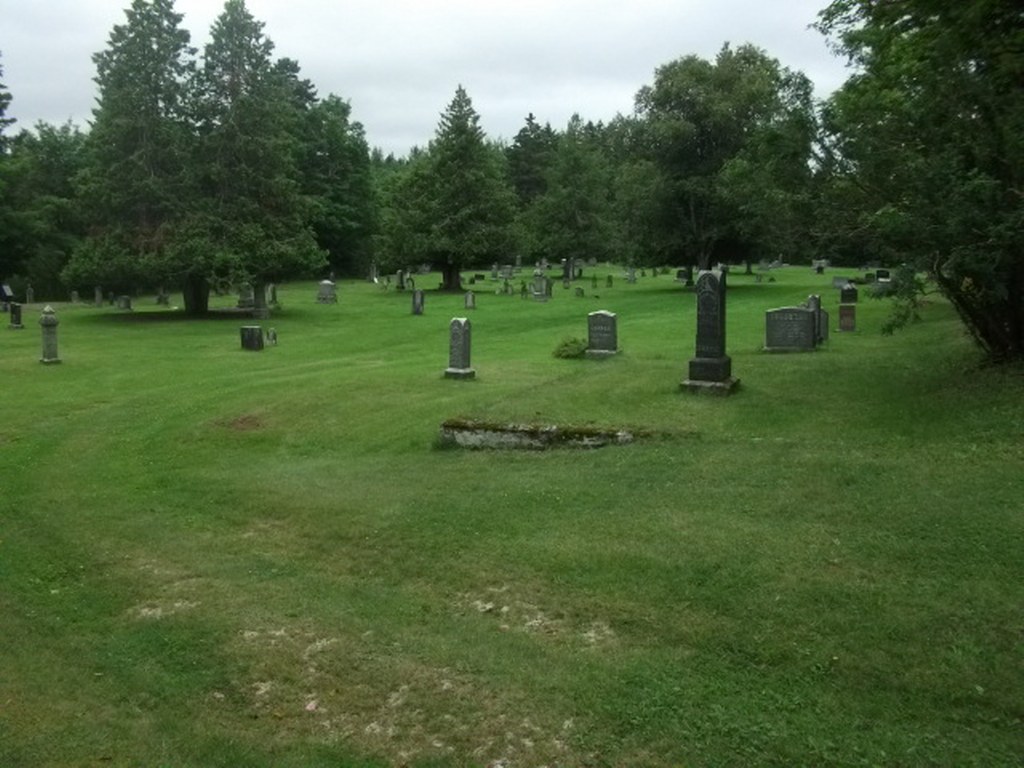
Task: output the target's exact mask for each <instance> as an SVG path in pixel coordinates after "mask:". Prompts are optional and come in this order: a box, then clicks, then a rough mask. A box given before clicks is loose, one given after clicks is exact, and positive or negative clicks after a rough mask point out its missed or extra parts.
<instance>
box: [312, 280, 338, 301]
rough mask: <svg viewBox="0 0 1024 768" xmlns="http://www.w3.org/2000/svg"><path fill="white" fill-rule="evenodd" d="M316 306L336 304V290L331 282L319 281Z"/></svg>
mask: <svg viewBox="0 0 1024 768" xmlns="http://www.w3.org/2000/svg"><path fill="white" fill-rule="evenodd" d="M316 303H317V304H337V303H338V289H337V286H336V285H335V284H334V281H333V280H321V281H320V285H319V286H318V287H317V292H316Z"/></svg>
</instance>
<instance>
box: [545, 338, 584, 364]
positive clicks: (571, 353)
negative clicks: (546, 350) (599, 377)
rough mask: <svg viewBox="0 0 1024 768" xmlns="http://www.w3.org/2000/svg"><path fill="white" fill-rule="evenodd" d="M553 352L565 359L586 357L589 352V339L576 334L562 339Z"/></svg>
mask: <svg viewBox="0 0 1024 768" xmlns="http://www.w3.org/2000/svg"><path fill="white" fill-rule="evenodd" d="M552 354H553V355H554V356H555V357H558V358H561V359H563V360H572V359H574V358H578V357H584V356H585V355H586V354H587V340H586V339H580V338H577V337H575V336H570V337H568V338H565V339H562V340H561V341H560V342H559V343H558V346H557V347H555V351H554V352H553V353H552Z"/></svg>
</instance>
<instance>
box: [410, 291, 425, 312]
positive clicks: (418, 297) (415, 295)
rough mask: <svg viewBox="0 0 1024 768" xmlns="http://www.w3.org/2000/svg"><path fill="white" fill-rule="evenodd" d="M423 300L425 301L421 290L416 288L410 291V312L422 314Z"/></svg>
mask: <svg viewBox="0 0 1024 768" xmlns="http://www.w3.org/2000/svg"><path fill="white" fill-rule="evenodd" d="M424 301H425V299H424V296H423V291H422V290H420V289H417V290H415V291H413V292H412V313H413V314H414V315H422V314H423V304H424Z"/></svg>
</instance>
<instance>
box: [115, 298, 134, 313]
mask: <svg viewBox="0 0 1024 768" xmlns="http://www.w3.org/2000/svg"><path fill="white" fill-rule="evenodd" d="M117 308H118V309H127V310H131V308H132V297H131V296H128V295H127V294H122V295H121V296H118V297H117Z"/></svg>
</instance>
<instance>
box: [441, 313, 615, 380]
mask: <svg viewBox="0 0 1024 768" xmlns="http://www.w3.org/2000/svg"><path fill="white" fill-rule="evenodd" d="M471 336H472V324H471V323H470V321H469V318H466V317H453V318H452V321H451V323H450V324H449V336H448V367H447V368H445V371H444V376H445V378H448V379H472V378H475V377H476V370H475V369H474V368H473V366H472V364H471V362H470V339H471ZM618 352H619V334H618V316H617V315H616V314H615V313H614V312H609V311H608V310H604V309H602V310H598V311H597V312H591V313H590V314H588V315H587V351H586V355H587V357H591V358H598V359H601V358H606V357H611V356H612V355H616V354H618Z"/></svg>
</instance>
